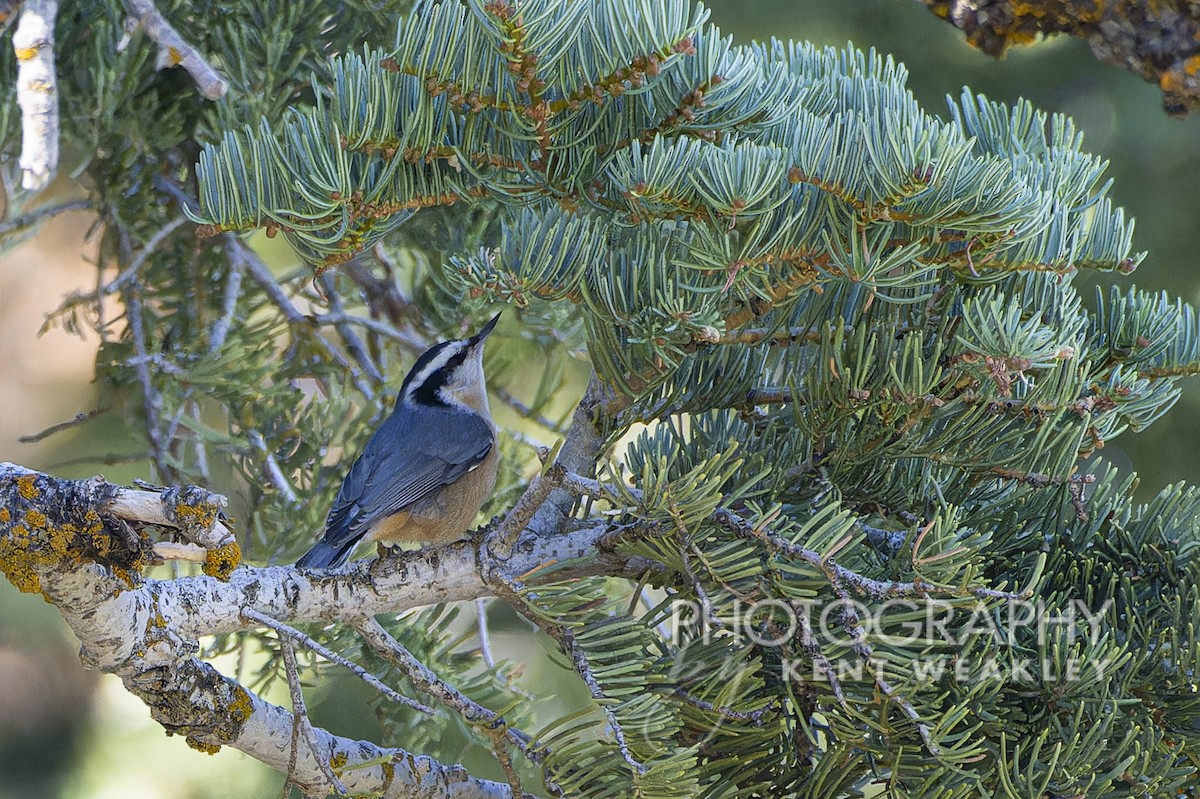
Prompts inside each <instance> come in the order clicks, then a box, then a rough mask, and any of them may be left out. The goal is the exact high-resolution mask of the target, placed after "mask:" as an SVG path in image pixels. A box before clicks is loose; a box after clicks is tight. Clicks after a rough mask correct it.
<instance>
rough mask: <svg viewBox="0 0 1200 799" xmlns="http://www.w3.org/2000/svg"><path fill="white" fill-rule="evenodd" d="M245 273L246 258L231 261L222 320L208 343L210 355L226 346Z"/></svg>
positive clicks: (214, 327)
mask: <svg viewBox="0 0 1200 799" xmlns="http://www.w3.org/2000/svg"><path fill="white" fill-rule="evenodd" d="M245 272H246V259H245V258H230V259H229V275H228V277H226V279H225V300H224V303H223V305H222V307H221V318H220V319H218V320H217V321H216V323H215V324H213V328H212V335H211V336H210V337H209V341H208V351H209V352H210V353H214V352H217V351H218V350H220V349H221V347H224V346H225V339H226V337H227V336H228V335H229V328H230V327H231V326H232V325H233V315H234V313H235V312H236V311H237V302H238V298H239V297H240V296H241V295H242V275H243V274H245Z"/></svg>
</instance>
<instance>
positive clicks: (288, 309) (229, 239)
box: [224, 233, 375, 397]
mask: <svg viewBox="0 0 1200 799" xmlns="http://www.w3.org/2000/svg"><path fill="white" fill-rule="evenodd" d="M224 242H225V251H226V253H227V254H228V256H229V258H230V260H232V259H234V258H240V259H242V260H244V261H245V267H246V272H247V274H249V275H250V279H251V280H253V281H254V282H255V283H256V284H258V287H259V288H261V289H262V290H263V292H265V293H266V295H267V296H268V297H269V298H270V299H271V302H272V303H274V305H275V307H276V308H278V309H279V311H280V313H282V314H283V318H284V319H286V320H287V321H288V323H289V324H291V325H293V326H297V327H306V328H308V329H309V332H310V334H311V335H312V337H313V340H314V341H316V342H317V343H318V344H320V345H321V347H322V348H324V350H325V351H326V352H327V353H329V357H330V358H332V359H333V360H334V362H335V363H337V364H338V365H339V366H342V367H344V368H345V369H346V370H347V371H348V372H350V376H351V379H352V380H353V381H354V387H355V388H357V389H358V390H359V392H360V393H361V394H362V395H363V396H364V397H373V396H375V389H374V388H373V387H372V386H371V385H370V384H369V383H367V381H366V380H364V379H363V377H362V372H361V371H360V370H359V369H358V368H357V367H356V366H355V365H354V364H353V363H351V362H350V360H349V359H348V358H346V356H345V354H344V353H342V351H341V350H339V349H338V348H337V347H335V346H333V344H331V343H330V342H329V340H328V339H326V338H325V337H324V336H322V335H321V334H320V332H318V331H316V330H313V329H312V328H313V326H314V325H315V324H316V320H317V318H316V317H313V316H309V315H308V314H305V313H302V312H301V311H300V309H299V308H297V307H296V305H295V303H293V302H292V301H291V299H289V298H288V296H287V293H286V292H285V291H284V290H283V287H282V286H280V285H279V281H277V280H276V279H275V276H274V275H272V274H271V270H270V268H269V267H268V266H267V265H266V264H265V263H263V260H262V259H261V258H259V257H258V254H257V253H255V252H254V250H252V249H250V247H249V245H247V244H246V242H244V241H242V240H241V239H240V238H238V237H237V236H235V235H233V234H232V233H226V234H225V239H224Z"/></svg>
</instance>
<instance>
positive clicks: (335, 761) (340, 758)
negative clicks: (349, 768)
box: [329, 752, 350, 771]
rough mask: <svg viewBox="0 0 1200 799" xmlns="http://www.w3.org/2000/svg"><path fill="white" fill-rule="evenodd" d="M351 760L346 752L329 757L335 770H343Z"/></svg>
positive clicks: (330, 765) (331, 766)
mask: <svg viewBox="0 0 1200 799" xmlns="http://www.w3.org/2000/svg"><path fill="white" fill-rule="evenodd" d="M349 762H350V757H349V756H348V755H347V754H346V753H345V752H338V753H337V754H335V755H334V756H333V757H331V758H329V767H330V768H331V769H333V770H334V771H341V770H342V769H344V768H345V767H346V764H347V763H349Z"/></svg>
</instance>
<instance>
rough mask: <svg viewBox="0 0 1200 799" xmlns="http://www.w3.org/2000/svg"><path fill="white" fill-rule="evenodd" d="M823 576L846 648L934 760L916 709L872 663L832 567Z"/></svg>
mask: <svg viewBox="0 0 1200 799" xmlns="http://www.w3.org/2000/svg"><path fill="white" fill-rule="evenodd" d="M826 563H827V564H828V565H829V567H833V566H834V563H833V558H827V559H826ZM825 575H826V578H827V579H828V580H829V584H830V585H831V586H832V587H833V592H834V593H835V594H837V597H838V600H839V601H840V602H841V605H842V619H841V621H842V629H843V630H845V631H846V634H847V635H849V636H850V648H851V649H852V650H854V652H855V654H857V655H858V656H859V658H860V659H861V660H862V661H863V663H865V664H866V665H867V668H869V669H870V670H871V674H872V675H873V676H874V678H875V685H876V687H878V688H879V690H880V691H881V692H882V693H883V695H884V696H886V697H888V698H889V699H891V700H892V701H893V702H895V703H896V704H897V705H899V706H900V708H901V709H902V710H903V711H904V713H905V715H907V716H908V717H909V718H910V719H912V720H913V722H914V723H915V724H916V725H917V732H918V733H920V735H921V740H922V741H924V742H925V748H926V749H928V750H929V753H930V754H932V755H933V756H934V757H937V756H938V754H940V751H939V749H938V746H937V744H935V743H934V742H933V737H932V736H931V735H930V734H929V726H928V725H927V724H925V722H924V721H922V720H921V714H920V713H918V712H917V709H916V708H915V707H913V706H912V704H911V703H910V702H909V701H908V700H907V699H905V698H904V697H903V696H902V695H900V694H898V693H897V692H896V690H895V689H894V688H892V686H891V684H890V683H889V682H888V681H887V678H886V677H884V675H883V666H882V664H879V663H875V662H873V658H874V654H875V653H874V650H873V649H872V648H871V644H870V643H869V642H868V641H867V634H866V632H864V631H863V628H862V622H861V620H860V619H859V618H858V613H857V612H855V610H854V600H852V599H851V598H850V593H849V592H848V591H847V590H846V587H845V586H844V585H842V582H841V579H840V578H839V577H838V576H837V575H836V574H835V572H834V571H833V569H832V568H827V569H826V570H825Z"/></svg>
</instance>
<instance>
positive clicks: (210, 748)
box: [183, 735, 221, 755]
mask: <svg viewBox="0 0 1200 799" xmlns="http://www.w3.org/2000/svg"><path fill="white" fill-rule="evenodd" d="M183 740H184V741H185V742H186V743H187V745H188V746H190V747H192V748H193V749H195V750H196V751H197V752H203V753H204V754H206V755H215V754H216V753H217V752H220V751H221V747H220V746H219V745H217V744H210V743H205V742H204V741H201V740H200V739H199V738H193V737H192V736H190V735H188V736H186V737H185V738H184V739H183Z"/></svg>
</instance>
